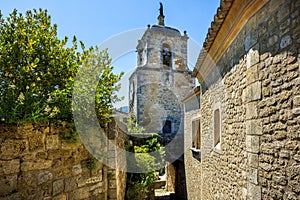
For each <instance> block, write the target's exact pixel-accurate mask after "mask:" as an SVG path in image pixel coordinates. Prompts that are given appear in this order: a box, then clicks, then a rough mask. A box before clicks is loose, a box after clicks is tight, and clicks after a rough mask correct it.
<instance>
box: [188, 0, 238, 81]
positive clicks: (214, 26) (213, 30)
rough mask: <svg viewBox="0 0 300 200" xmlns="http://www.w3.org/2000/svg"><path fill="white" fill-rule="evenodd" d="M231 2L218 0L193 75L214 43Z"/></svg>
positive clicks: (231, 0) (232, 0)
mask: <svg viewBox="0 0 300 200" xmlns="http://www.w3.org/2000/svg"><path fill="white" fill-rule="evenodd" d="M233 2H234V0H220V6H219V7H218V9H217V12H216V14H215V16H214V20H213V21H212V22H211V26H210V28H208V32H207V34H206V38H205V40H204V42H203V47H202V49H201V52H200V54H199V57H198V59H197V63H196V67H195V68H194V72H193V75H194V76H196V74H197V68H199V67H200V66H201V64H202V63H203V61H204V58H205V57H206V55H207V52H208V51H209V49H210V47H211V46H212V44H213V43H214V40H215V38H216V36H217V34H218V32H219V30H220V29H221V26H222V24H223V22H224V20H225V18H226V16H227V14H228V11H229V10H230V8H231V5H232V3H233Z"/></svg>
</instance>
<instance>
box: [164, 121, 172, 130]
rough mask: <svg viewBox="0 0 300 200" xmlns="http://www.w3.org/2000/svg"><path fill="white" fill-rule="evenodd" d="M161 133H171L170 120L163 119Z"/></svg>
mask: <svg viewBox="0 0 300 200" xmlns="http://www.w3.org/2000/svg"><path fill="white" fill-rule="evenodd" d="M162 131H163V133H172V122H171V121H170V120H165V121H164V126H163V130H162Z"/></svg>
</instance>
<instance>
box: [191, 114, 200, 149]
mask: <svg viewBox="0 0 300 200" xmlns="http://www.w3.org/2000/svg"><path fill="white" fill-rule="evenodd" d="M200 131H201V129H200V119H197V120H194V121H192V137H193V140H192V141H193V144H192V147H193V148H195V149H200V148H201V135H200Z"/></svg>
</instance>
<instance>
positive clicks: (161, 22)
mask: <svg viewBox="0 0 300 200" xmlns="http://www.w3.org/2000/svg"><path fill="white" fill-rule="evenodd" d="M159 4H160V7H159V16H158V17H157V19H158V25H161V26H164V25H165V21H164V19H165V16H164V8H163V4H162V3H161V2H160V3H159Z"/></svg>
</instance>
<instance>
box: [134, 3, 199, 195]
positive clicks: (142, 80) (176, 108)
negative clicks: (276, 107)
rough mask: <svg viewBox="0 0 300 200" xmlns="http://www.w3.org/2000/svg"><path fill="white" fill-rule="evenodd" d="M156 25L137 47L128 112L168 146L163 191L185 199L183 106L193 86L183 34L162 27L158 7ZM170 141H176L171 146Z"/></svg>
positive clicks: (161, 13) (161, 8)
mask: <svg viewBox="0 0 300 200" xmlns="http://www.w3.org/2000/svg"><path fill="white" fill-rule="evenodd" d="M157 19H158V25H152V26H150V25H148V28H147V29H146V31H145V33H144V34H143V36H142V38H141V39H140V40H139V41H138V45H137V47H136V52H137V67H136V69H135V71H134V72H133V73H132V75H131V76H130V78H129V112H130V113H132V114H134V115H135V117H136V119H137V123H138V124H139V126H142V127H144V128H145V130H146V132H148V133H158V134H160V135H161V136H162V138H163V139H162V141H163V143H164V144H169V142H170V141H172V143H170V145H167V146H166V148H165V150H166V163H167V164H166V168H165V171H166V174H167V176H166V179H167V180H166V189H167V190H168V191H170V192H175V193H176V195H179V196H185V194H186V189H185V188H186V187H185V173H184V162H183V156H182V154H183V149H184V148H183V132H184V131H183V124H184V123H183V103H182V100H183V99H184V98H185V97H186V96H187V95H188V94H189V93H190V92H191V91H192V89H193V88H194V86H195V82H194V79H193V78H192V77H191V74H192V72H191V71H190V70H189V69H188V67H187V41H188V36H187V34H186V31H184V32H183V34H181V33H180V32H179V31H178V30H177V29H175V28H171V27H168V26H165V22H164V19H165V16H164V14H163V6H162V4H160V9H159V16H158V17H157ZM173 141H175V142H174V143H173Z"/></svg>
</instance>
